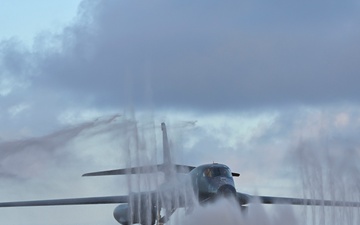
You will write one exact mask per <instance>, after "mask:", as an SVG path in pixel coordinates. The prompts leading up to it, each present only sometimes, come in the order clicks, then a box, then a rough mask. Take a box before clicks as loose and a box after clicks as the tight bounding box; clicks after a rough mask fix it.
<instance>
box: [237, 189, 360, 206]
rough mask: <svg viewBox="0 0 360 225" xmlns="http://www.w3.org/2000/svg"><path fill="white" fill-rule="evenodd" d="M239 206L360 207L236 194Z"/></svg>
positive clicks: (356, 203)
mask: <svg viewBox="0 0 360 225" xmlns="http://www.w3.org/2000/svg"><path fill="white" fill-rule="evenodd" d="M237 198H238V201H239V202H240V204H242V205H244V204H249V203H261V204H288V205H318V206H339V207H360V202H349V201H332V200H320V199H303V198H285V197H272V196H255V195H247V194H243V193H239V192H238V193H237Z"/></svg>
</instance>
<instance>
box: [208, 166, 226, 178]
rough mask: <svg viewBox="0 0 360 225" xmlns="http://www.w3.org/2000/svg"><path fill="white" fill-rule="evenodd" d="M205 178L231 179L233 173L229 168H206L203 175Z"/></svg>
mask: <svg viewBox="0 0 360 225" xmlns="http://www.w3.org/2000/svg"><path fill="white" fill-rule="evenodd" d="M203 176H204V177H208V178H212V177H229V178H231V177H232V175H231V171H230V169H229V168H227V167H218V166H213V167H209V168H206V169H205V170H204V173H203Z"/></svg>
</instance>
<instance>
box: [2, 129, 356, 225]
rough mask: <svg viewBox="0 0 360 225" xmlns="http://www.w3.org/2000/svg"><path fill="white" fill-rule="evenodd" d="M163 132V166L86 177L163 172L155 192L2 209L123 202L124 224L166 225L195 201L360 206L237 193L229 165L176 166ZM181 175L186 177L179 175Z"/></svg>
mask: <svg viewBox="0 0 360 225" xmlns="http://www.w3.org/2000/svg"><path fill="white" fill-rule="evenodd" d="M161 129H162V133H163V158H164V162H163V163H162V164H158V165H150V166H140V167H132V168H125V169H117V170H108V171H101V172H93V173H86V174H84V175H83V176H103V175H123V174H147V173H153V172H163V173H164V182H163V183H162V184H161V185H159V186H158V187H157V188H156V189H155V190H154V191H144V192H133V193H130V194H129V195H122V196H106V197H89V198H72V199H52V200H39V201H20V202H2V203H0V207H20V206H53V205H85V204H119V203H121V204H120V205H119V206H117V207H116V208H115V210H114V217H115V219H116V220H117V221H118V222H119V223H121V224H123V225H128V224H135V223H139V224H142V225H152V224H164V223H166V222H167V221H168V220H169V218H170V216H171V214H172V213H174V212H175V211H176V210H177V209H178V208H186V209H191V208H192V207H193V205H194V200H195V201H197V202H198V203H200V204H205V203H209V202H212V201H215V200H216V199H217V198H220V197H229V198H233V199H235V200H236V201H237V202H238V203H239V205H240V206H241V208H244V207H246V206H247V205H249V204H251V203H255V202H256V203H263V204H292V205H320V206H341V207H360V202H344V201H329V200H316V199H301V198H284V197H270V196H255V195H249V194H244V193H240V192H237V191H236V188H235V185H234V180H233V177H238V176H240V174H239V173H235V172H231V170H230V169H229V167H227V166H226V165H223V164H217V163H212V164H206V165H201V166H198V167H193V166H186V165H178V164H173V163H172V160H171V156H170V149H169V143H168V137H167V132H166V126H165V123H162V124H161ZM179 173H182V174H184V175H183V176H178V175H177V174H179Z"/></svg>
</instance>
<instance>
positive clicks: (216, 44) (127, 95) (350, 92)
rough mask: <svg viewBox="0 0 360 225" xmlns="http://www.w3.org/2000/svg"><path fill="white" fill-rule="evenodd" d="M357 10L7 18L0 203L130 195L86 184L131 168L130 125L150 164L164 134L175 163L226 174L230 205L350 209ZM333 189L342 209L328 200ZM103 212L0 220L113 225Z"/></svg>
mask: <svg viewBox="0 0 360 225" xmlns="http://www.w3.org/2000/svg"><path fill="white" fill-rule="evenodd" d="M359 10H360V3H359V2H358V1H355V0H353V1H352V0H346V1H341V2H340V1H324V0H316V1H307V0H305V1H300V2H296V1H275V2H268V1H263V0H255V1H246V0H245V1H215V0H214V1H213V0H209V1H116V0H107V1H96V0H91V1H90V0H84V1H61V2H58V1H37V2H36V4H35V3H32V4H30V3H24V2H22V1H11V2H7V3H5V2H1V3H0V27H1V30H2V33H1V34H0V123H1V126H0V155H1V157H0V178H2V179H4V182H0V183H1V184H0V190H1V191H0V196H1V199H4V200H7V201H11V200H26V199H33V198H37V199H42V198H65V197H82V196H91V195H93V196H101V195H110V194H124V193H126V188H124V182H125V181H126V179H125V180H122V178H112V179H111V178H110V179H108V178H94V179H87V178H86V179H84V178H80V175H81V174H82V173H85V172H89V171H94V170H103V169H114V168H116V167H121V166H126V165H128V163H129V161H131V160H130V158H131V156H129V154H128V153H126V151H125V149H124V146H125V144H124V143H126V140H127V139H129V138H130V139H131V138H132V135H134V134H135V133H134V132H130V134H129V131H128V129H129V121H137V124H138V126H139V127H138V128H139V132H140V136H141V137H142V138H141V139H142V144H143V146H146V147H144V149H147V150H149V151H150V152H151V151H154V149H155V148H159V147H158V145H160V144H161V142H160V140H161V138H160V128H159V124H160V122H162V121H165V122H167V123H168V126H169V132H171V133H170V136H171V137H172V146H173V149H174V150H175V151H176V153H175V156H174V157H175V158H176V160H177V161H179V162H181V163H185V164H191V165H199V164H204V163H211V162H213V161H218V162H222V163H225V164H228V165H229V166H231V168H232V169H233V170H234V171H237V172H240V173H241V174H242V176H241V178H239V179H238V180H237V181H236V184H237V186H238V189H239V190H240V191H246V192H250V193H258V194H264V195H288V196H289V195H297V197H298V196H299V197H302V196H303V194H304V193H307V194H308V195H309V193H312V194H310V195H315V197H319V195H322V194H323V195H325V197H328V198H329V197H331V198H338V197H341V198H357V199H359V197H360V196H359V195H355V196H352V193H354V192H356V190H357V192H358V190H359V186H360V183H359V182H357V181H359V179H358V178H357V177H358V175H356V174H357V173H356V172H358V169H359V168H358V165H357V164H358V163H357V161H358V159H359V153H360V152H359V151H360V149H359V147H360V143H359V138H358V136H359V134H360V132H359V131H360V130H359V129H360V107H359V101H360V88H359V87H358V86H359V84H360V64H359V61H360V42H359V40H360V13H359ZM194 122H196V123H194ZM119 136H120V137H119ZM150 158H151V157H150ZM158 158H160V153H159V154H158V155H157V157H153V158H151V160H155V161H156V160H157V159H158ZM145 161H146V160H145ZM330 164H331V165H332V166H329V165H330ZM319 168H320V170H319ZM313 170H314V171H317V172H318V173H314V172H311V171H313ZM319 171H320V172H319ZM329 174H332V175H335V174H336V175H338V176H341V177H342V181H341V184H343V185H342V188H343V189H342V190H343V192H346V193H350V194H349V196H348V195H347V194H346V196H344V194H343V195H341V191H338V192H336V190H338V189H336V188H334V187H333V188H332V189H331V190H328V189H327V187H329V186H334V185H331V184H333V182H334V180H333V177H334V176H329ZM346 174H347V175H346ZM319 176H320V177H322V178H321V180H322V182H313V181H314V180H319V179H318V178H319ZM350 177H352V179H350ZM354 177H355V178H354ZM100 179H101V183H100V181H99V180H100ZM99 183H100V184H99ZM119 186H120V187H119ZM318 187H321V189H324V190H325V191H324V192H325V193H327V194H324V193H322V192H316V191H311V190H315V189H318ZM329 188H330V187H329ZM299 189H301V191H299ZM334 189H335V190H334ZM350 190H351V191H350ZM118 192H121V193H118ZM264 192H265V193H264ZM339 193H340V194H339ZM308 197H309V196H308ZM113 208H114V206H104V207H99V206H95V207H92V208H91V207H89V206H86V207H70V209H63V208H61V209H59V208H51V209H43V208H41V209H39V208H35V209H21V210H19V209H4V210H3V209H1V210H0V215H1V216H0V218H1V220H3V218H4V220H6V221H5V222H6V224H13V225H19V224H32V223H33V224H104V225H113V224H116V221H115V220H114V219H113V218H112V210H113ZM39 210H41V213H40V214H39ZM42 210H44V213H42V212H43V211H42ZM45 210H46V211H45ZM80 212H82V214H81V213H80ZM44 215H49V216H44ZM84 215H88V217H89V218H87V217H86V216H84ZM44 217H45V218H44ZM318 218H320V220H321V217H320V216H319V217H318ZM31 220H33V221H31ZM0 223H3V222H2V221H1V222H0ZM349 224H352V223H350V222H349Z"/></svg>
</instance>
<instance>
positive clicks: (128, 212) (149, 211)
mask: <svg viewBox="0 0 360 225" xmlns="http://www.w3.org/2000/svg"><path fill="white" fill-rule="evenodd" d="M113 214H114V218H115V219H116V221H118V222H119V223H121V224H123V225H131V224H135V223H139V224H142V225H152V224H154V223H155V219H156V210H155V207H154V206H151V204H144V202H143V201H132V202H131V204H121V205H118V206H117V207H116V208H115V209H114V213H113Z"/></svg>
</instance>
